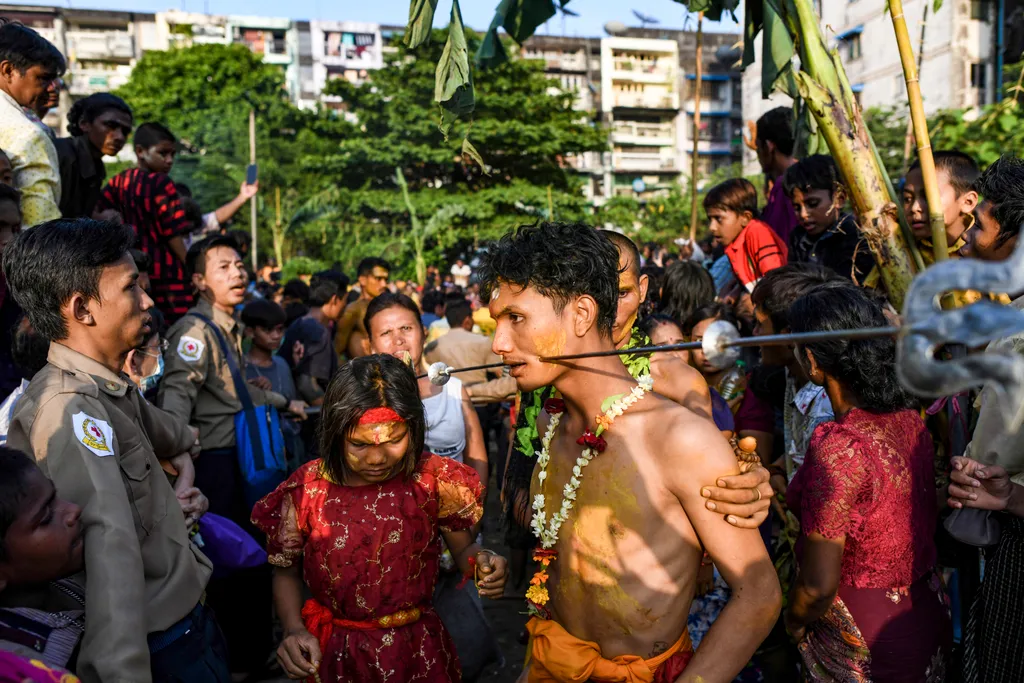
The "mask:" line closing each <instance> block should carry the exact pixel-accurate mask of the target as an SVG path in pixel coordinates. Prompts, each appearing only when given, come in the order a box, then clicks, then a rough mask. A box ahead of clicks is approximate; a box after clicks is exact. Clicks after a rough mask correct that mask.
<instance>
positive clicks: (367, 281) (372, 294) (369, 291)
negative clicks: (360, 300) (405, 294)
mask: <svg viewBox="0 0 1024 683" xmlns="http://www.w3.org/2000/svg"><path fill="white" fill-rule="evenodd" d="M389 276H390V273H389V272H388V271H387V269H386V268H381V267H380V266H374V267H373V270H372V271H370V273H369V274H368V275H360V276H359V286H360V287H361V288H362V290H363V291H364V292H366V296H368V297H369V298H371V299H373V298H376V297H378V296H380V295H381V294H383V293H384V290H385V289H387V288H388V277H389Z"/></svg>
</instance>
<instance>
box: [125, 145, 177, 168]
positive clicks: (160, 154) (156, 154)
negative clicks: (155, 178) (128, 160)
mask: <svg viewBox="0 0 1024 683" xmlns="http://www.w3.org/2000/svg"><path fill="white" fill-rule="evenodd" d="M177 153H178V145H177V144H175V143H173V142H171V141H170V140H161V141H160V142H158V143H156V144H155V145H153V146H152V147H139V146H136V147H135V155H136V156H137V157H138V158H139V166H140V167H142V168H145V169H146V170H148V171H150V172H152V173H170V172H171V169H172V168H173V167H174V157H175V155H176V154H177Z"/></svg>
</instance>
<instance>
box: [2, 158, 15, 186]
mask: <svg viewBox="0 0 1024 683" xmlns="http://www.w3.org/2000/svg"><path fill="white" fill-rule="evenodd" d="M0 184H3V185H10V186H11V187H14V166H12V165H11V160H10V159H9V158H8V157H7V155H6V154H2V153H0Z"/></svg>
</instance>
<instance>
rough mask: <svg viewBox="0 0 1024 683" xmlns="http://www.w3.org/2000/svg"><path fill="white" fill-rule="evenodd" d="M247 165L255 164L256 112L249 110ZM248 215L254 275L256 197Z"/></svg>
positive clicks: (250, 201) (250, 202)
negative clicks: (250, 221) (250, 222)
mask: <svg viewBox="0 0 1024 683" xmlns="http://www.w3.org/2000/svg"><path fill="white" fill-rule="evenodd" d="M249 163H250V164H255V163H256V110H255V109H250V110H249ZM249 215H250V218H251V220H252V252H251V253H252V272H253V274H255V273H256V270H257V269H258V268H259V266H257V265H256V255H257V246H256V195H253V197H252V199H250V200H249Z"/></svg>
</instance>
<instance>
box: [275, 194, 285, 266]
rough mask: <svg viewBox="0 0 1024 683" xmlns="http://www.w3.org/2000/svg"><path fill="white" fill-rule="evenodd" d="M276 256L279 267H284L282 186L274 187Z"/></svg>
mask: <svg viewBox="0 0 1024 683" xmlns="http://www.w3.org/2000/svg"><path fill="white" fill-rule="evenodd" d="M274 256H275V257H276V258H277V267H278V268H283V267H284V232H283V231H282V229H281V188H280V187H275V188H274Z"/></svg>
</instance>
